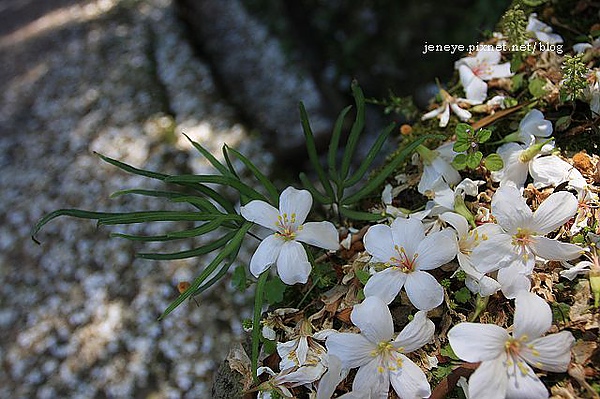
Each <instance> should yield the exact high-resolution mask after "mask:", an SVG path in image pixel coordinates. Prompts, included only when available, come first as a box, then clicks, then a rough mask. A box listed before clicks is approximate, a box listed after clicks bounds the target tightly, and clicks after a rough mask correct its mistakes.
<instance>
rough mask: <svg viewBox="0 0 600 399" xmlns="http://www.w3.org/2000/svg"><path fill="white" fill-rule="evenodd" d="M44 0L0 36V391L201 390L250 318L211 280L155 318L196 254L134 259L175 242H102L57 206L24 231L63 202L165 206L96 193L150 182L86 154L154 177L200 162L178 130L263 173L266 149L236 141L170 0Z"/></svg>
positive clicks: (136, 393) (239, 136)
mask: <svg viewBox="0 0 600 399" xmlns="http://www.w3.org/2000/svg"><path fill="white" fill-rule="evenodd" d="M12 3H13V5H14V4H17V3H18V2H17V1H16V0H12ZM26 3H28V2H27V1H25V0H22V1H20V4H21V5H24V6H27V5H28V4H26ZM55 3H56V4H58V5H59V6H60V7H57V8H55V9H53V10H50V11H47V12H45V14H43V16H41V17H39V18H38V16H37V15H36V18H38V19H33V20H32V21H27V20H24V22H23V23H22V24H21V25H20V26H15V27H14V29H13V30H12V31H6V32H5V31H2V32H0V33H1V36H0V57H1V58H2V60H3V61H2V63H0V74H1V76H3V78H2V79H1V80H0V93H2V100H1V102H0V166H2V171H3V172H2V173H1V174H0V196H1V200H0V276H1V278H2V282H3V284H2V288H1V289H0V301H1V303H2V307H1V309H0V359H1V360H2V371H1V372H0V397H2V398H57V397H63V398H64V397H69V398H106V397H108V398H142V397H143V398H149V397H152V398H180V397H182V398H206V397H209V394H208V392H209V389H210V385H211V379H212V374H213V372H214V370H215V369H216V367H217V366H218V362H219V361H220V360H222V359H223V358H224V357H225V356H226V353H227V351H228V348H229V345H230V342H231V341H232V340H234V339H237V338H238V337H239V335H240V334H241V326H240V319H241V318H242V317H247V316H248V315H249V314H250V311H249V303H250V302H249V301H248V298H245V297H244V296H243V295H240V294H235V293H234V292H233V290H232V289H231V288H230V287H228V285H227V284H223V285H222V286H221V287H217V290H218V292H217V290H215V289H213V290H211V291H209V292H208V293H207V294H205V295H204V296H203V297H201V300H200V302H199V306H196V305H195V304H194V303H193V302H190V303H186V304H184V305H182V306H181V307H180V308H179V309H178V310H177V311H175V312H174V313H173V314H172V315H171V316H169V317H168V318H167V319H166V320H164V321H162V322H158V321H157V320H156V318H157V316H158V315H159V314H160V313H161V312H162V311H163V310H164V309H165V308H166V306H167V305H168V304H169V303H170V301H171V300H173V299H174V298H175V297H176V296H177V290H176V285H177V283H178V282H179V281H182V280H190V279H192V278H193V277H194V276H195V275H196V274H197V273H198V272H199V270H200V265H202V264H203V260H202V259H195V260H191V261H177V262H155V261H147V260H140V259H136V258H135V256H134V254H135V252H136V251H139V250H144V251H149V250H151V249H157V248H159V247H160V248H161V250H164V251H166V250H177V249H183V248H188V247H189V245H191V244H190V243H189V242H186V243H181V244H175V246H170V247H168V246H166V245H163V244H162V243H161V245H160V246H152V245H138V244H135V245H134V244H132V243H131V242H129V241H126V240H120V239H117V238H113V239H111V238H109V237H108V234H109V232H110V231H117V230H116V229H107V228H99V229H98V228H96V227H95V225H94V223H93V222H89V221H81V220H74V219H67V218H61V219H58V220H55V221H53V222H52V223H51V224H49V225H48V226H47V227H46V228H45V229H44V230H43V231H42V232H41V233H40V234H39V236H38V238H39V239H40V241H41V242H42V245H41V246H38V245H36V244H34V243H33V242H32V241H31V239H30V238H29V234H30V229H31V227H32V225H33V224H34V223H35V222H36V221H37V220H38V219H39V218H40V217H41V216H43V215H44V214H45V213H47V212H50V211H52V210H55V209H58V208H64V207H76V208H83V209H90V210H107V211H126V210H145V209H166V208H168V209H173V206H171V205H172V204H165V203H164V202H162V201H158V200H151V199H147V198H139V197H120V198H117V199H109V195H110V193H112V192H114V191H116V190H119V189H123V188H131V187H138V186H143V187H146V188H153V187H155V188H157V187H159V186H157V185H156V184H155V183H152V182H149V181H146V180H145V179H142V178H139V177H136V176H129V175H126V174H124V173H122V172H120V171H119V170H117V169H116V168H114V167H112V166H110V165H107V164H105V163H103V162H102V161H101V160H100V159H99V158H98V157H97V156H95V155H94V154H93V151H98V152H101V153H103V154H106V155H108V156H111V157H115V158H117V159H120V160H122V161H124V162H127V163H130V164H133V165H136V166H140V167H144V168H148V169H154V170H156V169H160V170H161V171H165V172H167V173H185V172H190V171H194V172H203V173H206V172H207V171H209V168H208V166H207V164H206V162H204V161H203V160H202V159H201V158H200V157H199V156H198V155H197V153H196V152H195V150H194V149H193V148H192V146H191V145H190V144H189V143H188V142H187V141H186V140H185V139H184V138H183V137H182V135H181V134H180V132H181V131H182V130H183V131H185V132H186V133H188V134H189V135H190V136H191V137H192V138H193V139H195V140H197V141H199V142H202V143H203V144H205V145H206V146H207V147H209V148H210V149H211V150H213V152H215V153H216V152H217V151H218V150H219V149H220V146H221V143H223V142H227V143H228V144H230V145H233V146H236V147H237V148H238V149H240V150H241V151H242V152H244V153H245V154H247V155H249V156H250V157H251V159H253V160H254V161H256V162H257V163H258V164H259V165H260V167H261V169H262V170H264V171H268V170H269V168H270V165H271V157H270V156H269V155H268V154H266V153H264V151H261V146H260V142H259V140H256V139H252V140H249V134H248V132H247V131H246V130H245V128H243V127H242V126H241V125H240V124H238V123H237V121H236V116H235V111H234V109H233V108H232V107H231V106H230V105H228V104H227V103H226V102H225V101H224V100H222V97H221V96H220V95H219V93H218V90H217V88H216V87H215V84H214V80H213V78H212V77H211V74H210V69H209V68H208V66H207V65H206V64H205V63H203V62H202V60H199V59H198V58H196V57H195V56H194V55H193V52H192V49H191V48H190V47H189V45H188V44H187V42H186V40H185V38H184V34H183V32H182V30H181V24H180V23H179V21H177V20H176V18H175V16H174V14H173V7H172V4H171V1H170V0H147V1H135V0H97V1H70V2H69V1H55ZM5 4H8V3H5ZM29 6H30V5H29ZM9 8H10V7H9ZM6 12H10V9H8V11H7V8H4V9H0V16H1V17H2V18H5V19H6V18H7V16H6V15H7V14H6ZM11 15H13V14H11ZM14 15H15V16H17V15H20V14H18V13H15V14H14ZM173 132H175V134H173ZM173 227H175V226H173V225H170V226H167V228H173ZM164 229H165V226H162V225H161V226H155V225H153V226H149V227H143V226H135V227H133V228H132V229H130V230H128V232H133V231H135V232H137V233H146V234H150V233H154V234H156V233H159V232H161V231H164ZM250 244H255V243H250ZM240 256H241V258H242V259H244V258H245V259H247V258H248V257H249V249H245V252H244V253H242V254H241V255H240ZM224 290H227V291H229V292H230V293H231V294H230V295H229V294H223V291H224Z"/></svg>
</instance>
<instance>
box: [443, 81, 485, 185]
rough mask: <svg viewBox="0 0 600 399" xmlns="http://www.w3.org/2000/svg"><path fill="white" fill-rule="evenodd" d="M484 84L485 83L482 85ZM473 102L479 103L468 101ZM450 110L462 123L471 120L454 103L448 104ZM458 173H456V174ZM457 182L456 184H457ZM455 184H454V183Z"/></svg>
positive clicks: (468, 113)
mask: <svg viewBox="0 0 600 399" xmlns="http://www.w3.org/2000/svg"><path fill="white" fill-rule="evenodd" d="M484 84H485V83H484ZM470 101H473V102H474V103H479V101H476V100H470ZM450 108H452V111H453V112H454V113H455V114H456V116H457V117H458V119H460V120H461V121H463V122H466V121H468V120H469V119H471V116H473V115H471V113H470V112H469V111H467V110H466V109H463V108H461V107H460V106H459V105H458V104H456V103H451V104H450ZM456 173H458V172H456ZM458 181H460V178H459V179H458ZM458 181H457V183H458ZM454 184H456V183H454Z"/></svg>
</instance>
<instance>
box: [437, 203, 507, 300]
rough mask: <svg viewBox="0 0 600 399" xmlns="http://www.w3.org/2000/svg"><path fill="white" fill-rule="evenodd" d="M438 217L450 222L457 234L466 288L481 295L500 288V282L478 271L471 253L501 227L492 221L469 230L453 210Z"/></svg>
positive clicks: (461, 217)
mask: <svg viewBox="0 0 600 399" xmlns="http://www.w3.org/2000/svg"><path fill="white" fill-rule="evenodd" d="M440 219H442V220H443V221H445V222H446V223H448V224H450V225H451V226H452V227H453V228H454V229H455V230H456V232H457V234H458V254H457V255H456V257H457V259H458V264H459V266H460V269H461V270H463V271H464V272H465V274H466V275H467V278H466V280H465V285H466V286H467V288H468V289H469V290H470V291H471V292H473V293H476V294H479V295H481V296H489V295H492V294H494V293H495V292H496V291H498V290H499V289H500V284H499V283H498V282H497V281H496V280H494V279H493V278H491V277H488V276H486V275H485V274H483V273H481V272H479V271H478V270H477V268H476V267H475V265H473V261H472V260H471V253H472V252H473V249H474V248H475V247H476V246H477V245H478V244H479V243H480V242H481V241H485V240H488V239H489V237H490V236H493V235H494V234H498V233H500V232H501V231H502V229H501V227H500V226H498V225H497V224H494V223H486V224H483V225H481V226H479V227H477V228H475V229H473V230H469V223H468V222H467V219H465V218H464V217H463V216H462V215H459V214H457V213H454V212H446V213H443V214H441V215H440Z"/></svg>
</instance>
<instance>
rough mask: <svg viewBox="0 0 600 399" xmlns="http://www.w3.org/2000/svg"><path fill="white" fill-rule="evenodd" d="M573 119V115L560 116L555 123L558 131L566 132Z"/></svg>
mask: <svg viewBox="0 0 600 399" xmlns="http://www.w3.org/2000/svg"><path fill="white" fill-rule="evenodd" d="M571 121H572V120H571V116H570V115H566V116H561V117H560V118H558V120H557V121H556V123H555V124H554V126H555V127H556V131H558V132H564V131H565V130H567V129H568V128H569V126H570V125H571Z"/></svg>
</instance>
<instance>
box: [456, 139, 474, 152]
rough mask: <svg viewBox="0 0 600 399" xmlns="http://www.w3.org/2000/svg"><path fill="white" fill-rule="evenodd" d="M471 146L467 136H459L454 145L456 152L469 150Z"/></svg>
mask: <svg viewBox="0 0 600 399" xmlns="http://www.w3.org/2000/svg"><path fill="white" fill-rule="evenodd" d="M470 147H471V141H470V140H468V139H465V138H458V139H456V142H455V143H454V145H453V146H452V149H453V150H454V151H456V152H463V151H467V150H468V149H469V148H470Z"/></svg>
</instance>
